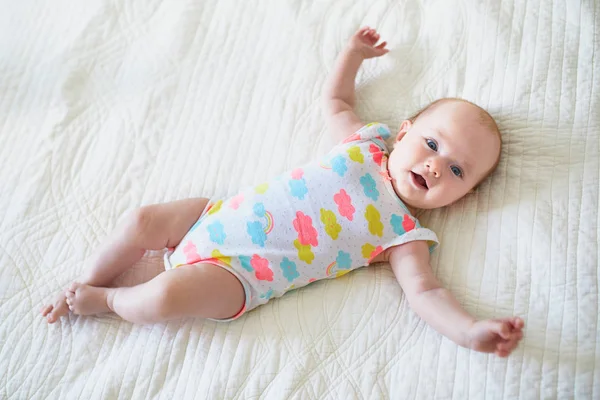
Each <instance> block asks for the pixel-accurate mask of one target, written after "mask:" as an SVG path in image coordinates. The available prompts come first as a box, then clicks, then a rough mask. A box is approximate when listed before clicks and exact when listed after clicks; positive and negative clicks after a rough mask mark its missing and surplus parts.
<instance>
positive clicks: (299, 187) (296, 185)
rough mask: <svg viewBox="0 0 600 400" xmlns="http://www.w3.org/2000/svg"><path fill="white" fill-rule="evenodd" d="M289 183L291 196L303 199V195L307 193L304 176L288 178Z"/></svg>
mask: <svg viewBox="0 0 600 400" xmlns="http://www.w3.org/2000/svg"><path fill="white" fill-rule="evenodd" d="M289 185H290V191H291V192H292V196H294V197H297V198H299V199H300V200H302V199H304V195H305V194H306V193H308V188H307V187H306V181H305V180H304V178H301V179H290V181H289Z"/></svg>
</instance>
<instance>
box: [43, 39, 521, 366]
mask: <svg viewBox="0 0 600 400" xmlns="http://www.w3.org/2000/svg"><path fill="white" fill-rule="evenodd" d="M378 42H379V34H378V33H377V32H376V31H375V30H374V29H370V28H368V27H365V28H362V29H360V30H359V31H358V32H356V33H355V34H354V36H352V38H351V39H350V41H349V43H348V45H347V46H346V48H345V49H344V50H343V52H342V53H341V54H340V55H339V57H338V59H337V61H336V65H335V68H334V71H333V73H332V75H331V76H330V78H329V80H328V82H327V86H326V88H325V91H324V110H325V116H326V119H327V122H328V125H329V131H330V132H332V134H333V135H334V139H336V141H337V142H338V143H339V144H338V145H336V146H335V147H334V148H333V149H332V150H331V152H330V153H329V154H328V155H327V156H326V157H325V158H324V159H322V160H320V161H316V162H313V163H310V164H308V165H305V166H303V167H301V168H297V169H294V170H293V171H291V172H289V173H287V174H283V175H282V176H279V177H277V178H275V179H273V180H271V181H269V182H267V183H263V184H261V185H258V186H255V187H252V188H249V189H247V190H245V191H242V192H241V193H239V194H238V195H236V196H234V197H232V198H230V199H228V200H225V201H223V200H219V201H216V202H211V201H209V199H206V198H194V199H186V200H180V201H175V202H172V203H166V204H157V205H151V206H146V207H142V208H141V209H139V210H136V211H135V212H134V213H132V214H131V215H130V216H129V217H128V218H127V219H126V220H125V222H124V223H122V225H120V227H119V228H118V229H117V230H116V232H115V233H114V234H113V235H112V236H111V237H110V238H109V239H108V241H107V242H106V243H105V244H104V245H103V246H102V248H101V249H100V250H99V251H98V253H97V254H96V255H95V256H94V257H93V258H92V260H91V268H88V269H87V270H86V271H85V273H84V275H83V276H81V277H80V278H79V279H77V280H76V281H75V282H73V283H72V284H71V285H70V286H69V288H68V289H66V291H65V292H61V293H59V295H58V297H57V298H56V299H55V301H54V302H53V303H52V304H50V305H47V306H45V307H44V308H43V310H42V315H43V316H45V317H46V318H47V321H48V322H49V323H54V322H55V321H56V320H57V319H58V318H59V317H61V316H62V315H65V314H66V313H67V312H68V311H69V310H71V311H72V312H74V313H75V314H80V315H89V314H97V313H103V312H108V311H112V312H114V313H116V314H118V315H119V316H121V317H122V318H123V319H126V320H128V321H131V322H135V323H154V322H160V321H166V320H171V319H175V318H185V317H202V318H210V319H215V320H221V321H230V320H233V319H236V318H238V317H239V316H240V315H242V314H244V313H246V312H248V311H250V310H252V309H253V308H255V307H258V306H259V305H261V304H264V303H266V302H268V301H269V300H270V299H272V298H274V297H279V296H282V295H283V294H284V293H286V292H287V291H290V290H293V289H296V288H299V287H301V286H304V285H307V284H309V283H311V282H313V281H315V280H319V279H329V278H335V277H338V276H341V275H344V274H346V273H348V272H349V271H351V270H353V269H356V268H359V267H363V266H367V265H369V264H371V263H377V262H389V263H390V264H391V266H392V270H393V272H394V274H395V276H396V279H397V280H398V282H399V283H400V285H401V287H402V289H403V290H404V293H405V294H406V298H407V299H408V301H409V303H410V305H411V307H412V308H413V309H414V310H415V312H416V313H417V314H418V315H420V316H421V317H422V318H423V319H424V320H425V321H426V322H428V323H429V324H430V325H431V326H432V327H433V328H435V329H436V330H437V331H439V332H440V333H442V334H444V335H446V336H447V337H448V338H450V339H452V340H453V341H454V342H456V343H457V344H458V345H460V346H464V347H467V348H471V349H474V350H478V351H482V352H488V353H495V354H497V355H498V356H501V357H505V356H507V355H509V354H510V353H511V352H512V351H513V350H514V349H515V347H516V346H517V344H518V343H519V341H520V340H521V338H522V336H523V334H522V328H523V325H524V323H523V321H522V320H521V319H520V318H518V317H511V318H500V319H492V320H481V321H478V320H476V319H475V318H474V317H472V316H471V315H469V314H468V313H467V312H466V311H465V310H464V309H463V308H462V307H461V306H460V305H459V304H458V302H457V301H456V299H455V298H454V297H453V296H452V294H451V293H450V292H449V291H448V290H446V289H444V288H443V287H441V285H440V283H439V281H438V280H437V279H436V277H435V276H434V275H433V273H432V269H431V266H430V263H429V253H430V251H432V250H433V249H434V247H435V246H436V245H437V237H436V235H435V234H434V233H433V232H432V231H430V230H429V229H426V228H423V227H422V226H421V225H420V224H419V221H418V220H417V219H416V218H415V216H414V215H415V210H417V209H432V208H437V207H444V206H446V205H448V204H451V203H453V202H455V201H456V200H458V199H460V198H461V197H463V196H464V195H466V194H467V193H469V192H470V191H471V190H473V189H474V188H475V187H476V186H477V185H478V184H479V183H480V182H481V181H482V180H483V179H485V178H486V177H487V176H488V175H489V174H490V173H491V172H492V171H493V170H494V168H495V167H496V165H497V164H498V159H499V157H500V147H501V137H500V133H499V131H498V128H497V126H496V123H495V122H494V120H493V118H492V117H491V116H490V115H489V114H488V113H487V112H486V111H484V110H483V109H481V108H480V107H478V106H476V105H474V104H472V103H470V102H468V101H464V100H460V99H441V100H438V101H436V102H434V103H432V104H430V105H429V106H427V107H425V108H424V109H423V110H422V111H421V112H419V113H418V114H417V115H416V116H414V117H413V118H411V119H408V120H405V121H403V122H402V124H401V125H400V130H399V132H398V133H397V134H396V137H395V144H394V147H393V150H391V151H390V150H388V147H387V146H386V143H385V141H384V139H387V138H388V137H389V136H390V131H389V130H388V128H387V127H386V126H385V125H382V124H368V125H364V124H363V123H362V122H361V121H360V120H359V118H358V117H357V116H356V114H355V113H354V110H353V108H354V103H355V98H354V97H355V96H354V81H355V78H356V74H357V72H358V69H359V68H360V65H361V64H362V62H363V61H364V60H365V59H367V58H373V57H380V56H383V55H384V54H386V53H387V52H388V50H387V49H386V43H385V42H383V43H381V44H379V45H377V43H378ZM165 248H167V249H168V252H167V253H166V254H165V266H166V271H165V272H164V273H161V274H159V275H158V276H156V277H155V278H154V279H152V280H150V281H149V282H146V283H143V284H140V285H137V286H133V287H118V288H109V287H108V285H109V284H110V283H111V282H112V281H113V280H114V279H115V278H116V277H118V276H119V275H121V274H122V273H123V272H124V271H125V270H126V269H128V268H130V267H131V266H132V265H133V264H134V263H135V262H136V261H138V260H139V259H140V258H141V257H142V256H143V255H144V253H145V252H146V250H160V249H165Z"/></svg>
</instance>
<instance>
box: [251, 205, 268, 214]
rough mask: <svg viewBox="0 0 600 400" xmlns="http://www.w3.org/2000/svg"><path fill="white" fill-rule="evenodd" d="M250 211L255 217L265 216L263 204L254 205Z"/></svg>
mask: <svg viewBox="0 0 600 400" xmlns="http://www.w3.org/2000/svg"><path fill="white" fill-rule="evenodd" d="M252 210H253V211H254V215H256V216H257V217H264V215H265V205H264V204H263V203H256V204H254V207H253V208H252Z"/></svg>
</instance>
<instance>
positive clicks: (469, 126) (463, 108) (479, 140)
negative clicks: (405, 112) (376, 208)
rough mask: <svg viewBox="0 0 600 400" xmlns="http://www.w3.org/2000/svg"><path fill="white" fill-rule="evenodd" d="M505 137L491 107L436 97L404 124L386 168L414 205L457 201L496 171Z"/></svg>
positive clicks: (398, 189) (434, 205) (402, 194)
mask: <svg viewBox="0 0 600 400" xmlns="http://www.w3.org/2000/svg"><path fill="white" fill-rule="evenodd" d="M501 145H502V139H501V136H500V132H499V130H498V126H497V125H496V122H495V121H494V119H493V118H492V117H491V116H490V114H488V112H487V111H485V110H484V109H482V108H481V107H479V106H477V105H475V104H473V103H470V102H468V101H466V100H462V99H451V98H449V99H440V100H437V101H435V102H433V103H431V104H430V105H428V106H427V107H425V108H424V109H423V110H421V111H420V112H419V113H417V114H416V115H415V116H414V117H413V118H411V119H410V120H405V121H403V122H402V125H401V126H400V131H399V132H398V136H397V137H396V143H395V145H394V150H393V151H392V152H391V154H390V157H389V163H388V169H389V173H390V176H391V177H392V184H393V186H394V189H395V190H396V193H397V194H398V195H399V196H400V198H401V199H402V200H403V201H404V202H405V203H406V204H407V205H408V206H411V207H414V208H420V209H431V208H438V207H443V206H446V205H448V204H451V203H453V202H455V201H456V200H458V199H460V198H461V197H463V196H464V195H466V194H467V193H469V192H470V191H471V190H472V189H473V188H475V187H476V186H477V185H478V184H479V183H480V182H481V181H482V180H484V179H485V178H486V177H487V176H488V175H490V174H491V173H492V171H494V169H495V168H496V166H497V165H498V161H499V159H500V147H501Z"/></svg>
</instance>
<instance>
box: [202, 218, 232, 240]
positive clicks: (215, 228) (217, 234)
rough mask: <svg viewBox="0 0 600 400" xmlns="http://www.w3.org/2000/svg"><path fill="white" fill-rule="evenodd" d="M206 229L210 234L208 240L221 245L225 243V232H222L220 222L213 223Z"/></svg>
mask: <svg viewBox="0 0 600 400" xmlns="http://www.w3.org/2000/svg"><path fill="white" fill-rule="evenodd" d="M206 229H208V233H209V234H210V235H209V236H210V240H211V241H212V242H214V243H217V244H223V243H224V242H225V238H226V237H227V235H225V231H224V230H223V229H224V227H223V224H222V223H221V222H220V221H215V222H213V223H212V224H210V225H208V226H207V227H206Z"/></svg>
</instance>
